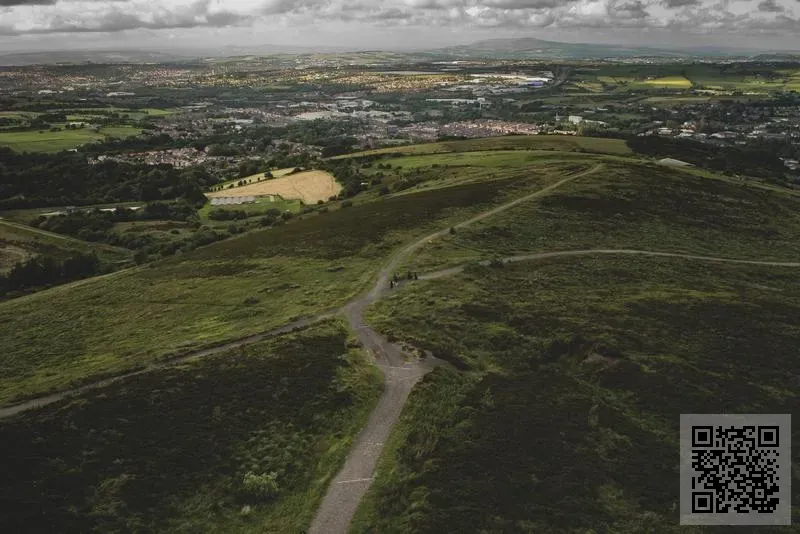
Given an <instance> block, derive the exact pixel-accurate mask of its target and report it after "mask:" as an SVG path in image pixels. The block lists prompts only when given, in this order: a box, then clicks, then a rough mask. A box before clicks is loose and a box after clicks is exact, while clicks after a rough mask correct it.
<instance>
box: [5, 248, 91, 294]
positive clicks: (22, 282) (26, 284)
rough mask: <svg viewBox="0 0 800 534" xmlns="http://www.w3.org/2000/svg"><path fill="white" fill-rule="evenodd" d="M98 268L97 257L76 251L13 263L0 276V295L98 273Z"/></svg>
mask: <svg viewBox="0 0 800 534" xmlns="http://www.w3.org/2000/svg"><path fill="white" fill-rule="evenodd" d="M101 267H102V266H101V263H100V260H99V259H98V258H97V256H96V255H94V254H81V253H77V254H75V255H73V256H71V257H69V258H67V259H65V260H57V259H55V258H52V257H50V256H39V257H35V258H31V259H29V260H28V261H25V262H23V263H18V264H17V265H15V266H14V267H13V268H12V269H11V271H9V272H8V273H7V274H6V275H5V276H0V296H3V297H5V296H9V295H12V294H15V293H22V292H25V291H27V290H30V289H33V288H37V287H42V286H49V285H54V284H61V283H64V282H70V281H72V280H79V279H81V278H87V277H89V276H94V275H96V274H98V273H100V272H101Z"/></svg>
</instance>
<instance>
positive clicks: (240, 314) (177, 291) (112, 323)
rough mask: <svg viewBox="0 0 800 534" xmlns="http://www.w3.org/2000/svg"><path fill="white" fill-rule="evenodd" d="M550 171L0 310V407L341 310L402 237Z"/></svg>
mask: <svg viewBox="0 0 800 534" xmlns="http://www.w3.org/2000/svg"><path fill="white" fill-rule="evenodd" d="M560 176H561V174H560V172H559V167H558V166H551V165H548V166H545V167H543V168H542V169H540V170H537V168H536V165H534V164H531V166H530V167H529V168H528V169H520V171H519V172H518V173H517V174H516V175H514V176H510V177H507V178H504V179H502V180H496V181H490V180H487V179H486V178H487V177H485V178H484V180H483V181H476V182H474V183H467V184H461V185H457V186H453V187H448V188H442V189H434V190H430V191H422V192H420V193H417V194H407V195H397V196H391V197H388V198H383V199H382V200H381V201H379V202H365V203H357V204H355V205H352V206H350V207H346V208H342V209H339V210H336V211H331V212H329V213H319V214H316V213H315V214H307V215H304V216H298V217H295V219H294V220H292V221H290V222H288V223H286V224H284V225H282V226H279V227H277V228H274V229H265V230H260V231H254V232H251V233H249V234H245V235H242V236H240V237H237V238H233V239H230V240H227V241H224V242H219V243H215V244H213V245H209V246H207V247H203V248H200V249H198V250H195V251H194V252H191V253H187V254H182V255H178V256H175V257H172V258H170V259H168V260H164V261H160V262H155V263H152V264H149V265H148V266H146V267H144V266H143V267H138V268H135V269H131V270H129V271H125V272H122V273H117V274H115V275H113V276H111V277H107V278H103V279H99V280H92V279H89V280H85V281H82V282H78V283H75V284H70V285H65V286H61V287H57V288H53V289H51V290H47V291H43V292H39V293H36V294H33V295H29V296H26V297H22V298H19V299H15V300H13V301H8V302H4V303H0V337H2V339H3V340H4V350H3V351H2V352H1V353H0V404H7V403H10V402H12V401H13V400H14V399H20V398H22V397H25V396H30V395H36V394H41V393H42V392H45V391H49V390H53V389H61V388H64V387H65V386H67V385H69V384H74V383H76V382H80V381H83V380H85V379H87V378H88V377H97V376H101V375H104V374H108V373H118V372H120V371H123V370H128V369H132V368H137V367H140V366H143V365H147V364H148V363H150V362H153V361H156V360H159V359H161V358H164V357H166V356H169V355H172V354H179V353H184V352H186V351H188V350H190V349H192V348H197V347H199V346H204V345H208V344H212V343H217V342H220V341H222V340H226V339H231V338H236V337H241V336H244V335H248V334H252V333H256V332H261V331H266V330H269V329H271V328H273V327H276V326H280V325H283V324H285V323H287V322H289V321H290V320H293V319H295V318H298V317H304V316H310V315H314V314H317V313H319V312H320V311H322V310H326V309H329V308H331V307H334V306H338V305H341V304H343V303H344V302H346V301H347V300H348V299H349V298H351V297H352V296H353V295H355V294H356V293H357V292H358V291H360V290H362V289H363V288H365V287H366V286H367V284H368V282H369V281H370V280H371V279H372V277H373V276H374V275H375V274H376V272H377V270H378V267H379V266H380V265H381V264H382V263H383V262H384V261H385V259H386V258H387V256H388V255H389V254H391V253H392V251H394V250H395V249H396V248H398V247H399V246H401V245H402V244H403V243H406V242H408V241H409V239H411V238H412V237H414V236H421V235H423V234H425V233H427V232H430V231H431V229H440V228H441V227H447V226H449V225H450V224H452V223H454V222H458V221H460V220H462V219H464V218H467V217H468V216H469V215H470V214H472V213H474V212H476V211H478V210H481V209H485V208H486V207H487V206H490V205H492V204H495V203H498V202H501V201H503V200H507V199H510V198H515V197H516V196H518V195H519V194H524V193H526V192H532V191H534V190H537V189H539V188H541V187H543V186H544V185H547V184H549V183H552V182H553V181H554V180H557V179H559V177H560ZM31 339H35V340H36V343H31V342H30V340H31Z"/></svg>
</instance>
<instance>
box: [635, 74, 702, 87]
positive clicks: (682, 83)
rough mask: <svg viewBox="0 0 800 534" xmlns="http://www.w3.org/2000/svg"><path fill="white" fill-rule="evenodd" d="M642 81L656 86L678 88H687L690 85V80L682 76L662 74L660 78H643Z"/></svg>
mask: <svg viewBox="0 0 800 534" xmlns="http://www.w3.org/2000/svg"><path fill="white" fill-rule="evenodd" d="M643 83H645V84H647V85H653V86H658V87H670V88H678V89H688V88H689V87H691V86H692V82H690V81H689V80H687V79H686V78H685V77H683V76H663V77H660V78H653V79H652V80H650V79H648V80H645V81H644V82H643Z"/></svg>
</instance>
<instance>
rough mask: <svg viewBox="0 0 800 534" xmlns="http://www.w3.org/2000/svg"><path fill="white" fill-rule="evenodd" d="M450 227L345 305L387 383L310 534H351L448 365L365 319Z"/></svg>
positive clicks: (414, 246) (416, 245) (397, 258)
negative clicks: (397, 435)
mask: <svg viewBox="0 0 800 534" xmlns="http://www.w3.org/2000/svg"><path fill="white" fill-rule="evenodd" d="M601 166H602V164H598V165H595V166H593V167H592V168H590V169H588V170H586V171H583V172H580V173H576V174H573V175H571V176H567V177H566V178H564V179H562V180H559V181H558V182H556V183H554V184H552V185H549V186H547V187H544V188H542V189H540V190H538V191H536V192H534V193H531V194H529V195H525V196H522V197H519V198H517V199H515V200H513V201H511V202H508V203H506V204H502V205H500V206H498V207H496V208H492V209H490V210H488V211H484V212H482V213H480V214H479V215H476V216H474V217H472V218H471V219H468V220H466V221H464V222H461V223H459V224H456V225H455V227H456V228H463V227H465V226H468V225H470V224H473V223H476V222H478V221H480V220H483V219H486V218H487V217H491V216H492V215H495V214H497V213H500V212H502V211H504V210H507V209H510V208H513V207H514V206H516V205H518V204H520V203H522V202H526V201H528V200H532V199H534V198H536V197H540V196H543V195H546V194H547V193H549V192H550V191H552V190H553V189H556V188H557V187H559V186H561V185H563V184H565V183H567V182H570V181H572V180H575V179H577V178H580V177H581V176H585V175H587V174H590V173H593V172H595V171H597V170H598V169H599V168H600V167H601ZM449 231H450V227H447V228H444V229H442V230H439V231H438V232H434V233H432V234H430V235H428V236H425V237H423V238H421V239H419V240H417V241H415V242H413V243H411V244H410V245H408V246H406V247H405V248H403V249H402V250H400V251H399V252H398V253H396V254H395V255H394V256H393V257H392V258H391V259H390V260H389V263H387V264H386V266H385V267H384V268H383V269H381V271H380V272H379V273H378V279H377V280H376V281H375V285H374V286H373V287H372V289H371V290H369V291H368V292H367V293H366V294H364V295H362V296H361V297H359V298H357V299H355V300H353V301H351V302H350V303H348V304H346V305H345V306H344V307H343V308H342V313H343V314H344V316H345V317H346V318H347V321H348V323H350V328H352V329H353V331H354V332H355V333H356V335H357V336H358V340H359V341H360V342H361V344H362V346H363V347H364V348H365V349H366V350H368V351H369V352H371V353H372V355H373V356H374V357H375V362H376V364H377V366H378V367H379V368H380V369H381V370H382V371H383V374H384V380H385V385H384V390H383V393H382V394H381V397H380V399H379V400H378V405H377V406H376V407H375V409H374V410H373V412H372V413H371V414H370V417H369V420H368V421H367V424H366V426H365V427H364V428H363V430H362V431H361V433H360V434H359V435H358V437H357V438H356V440H355V442H354V443H353V446H352V447H351V449H350V451H349V453H348V455H347V460H345V464H344V466H343V467H342V469H341V470H340V471H339V473H338V474H337V475H336V477H335V478H334V479H333V481H332V482H331V484H330V486H329V487H328V491H327V492H326V494H325V497H324V498H323V500H322V504H321V505H320V507H319V509H318V510H317V515H316V517H315V518H314V521H313V523H312V524H311V528H310V529H309V531H308V532H309V534H344V533H346V532H347V530H348V528H349V526H350V521H351V520H352V519H353V514H355V511H356V508H357V507H358V503H359V502H360V501H361V498H362V497H363V496H364V494H365V493H366V491H367V489H368V488H369V486H370V484H372V479H373V476H374V474H375V466H376V464H377V461H378V458H379V457H380V455H381V452H382V451H383V447H384V444H385V443H386V440H387V438H388V437H389V433H390V432H391V430H392V427H393V426H394V424H395V423H396V422H397V419H398V418H399V417H400V412H401V411H402V410H403V406H404V405H405V403H406V400H407V399H408V394H409V393H410V392H411V389H412V388H413V387H414V385H415V384H416V383H417V381H419V379H420V378H422V377H423V376H425V375H426V374H427V373H428V372H430V371H431V370H433V369H434V368H435V367H436V366H437V365H439V364H441V363H442V362H441V360H437V359H436V358H434V357H432V356H430V355H429V356H427V357H425V358H424V359H421V360H418V359H415V358H409V357H408V356H407V355H406V354H404V353H403V352H402V351H401V350H400V348H399V347H397V346H396V345H394V344H392V343H390V342H389V341H388V340H387V339H386V338H385V337H384V336H382V335H381V334H380V333H378V332H376V331H375V330H374V329H373V328H371V327H370V326H369V325H368V324H366V322H364V310H365V309H366V308H367V307H368V306H369V305H370V304H372V303H374V302H376V301H378V300H379V299H380V298H381V297H383V296H384V295H386V294H387V293H388V292H389V278H391V277H392V275H393V274H394V273H395V272H396V271H397V268H398V267H399V266H400V264H401V263H402V262H403V260H405V259H406V258H408V257H409V256H410V255H411V254H413V253H414V252H416V251H417V250H418V249H420V248H421V247H423V246H424V245H426V244H427V243H429V242H431V241H433V240H434V239H437V238H439V237H442V236H444V235H446V234H448V233H449Z"/></svg>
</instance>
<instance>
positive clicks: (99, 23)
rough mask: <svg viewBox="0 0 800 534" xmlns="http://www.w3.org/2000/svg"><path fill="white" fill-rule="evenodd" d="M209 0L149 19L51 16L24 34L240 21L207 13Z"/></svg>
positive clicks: (3, 30) (6, 31) (113, 14)
mask: <svg viewBox="0 0 800 534" xmlns="http://www.w3.org/2000/svg"><path fill="white" fill-rule="evenodd" d="M210 4H211V0H198V1H196V2H194V3H193V4H190V5H189V6H186V7H185V8H182V9H178V10H175V11H164V12H158V13H155V14H153V15H151V16H149V17H148V16H147V14H145V13H142V14H134V13H128V12H125V11H122V10H120V9H118V8H115V9H113V10H112V11H110V12H108V13H106V14H104V15H102V16H100V17H97V18H91V17H87V18H86V19H84V20H81V21H79V22H76V21H75V20H72V19H66V18H64V17H63V16H55V17H53V18H52V19H50V20H49V21H48V23H47V24H46V25H45V26H44V27H41V28H35V29H32V30H30V31H26V32H25V33H28V34H47V33H104V32H119V31H124V30H134V29H148V30H165V29H177V28H195V27H203V26H205V27H224V26H232V25H235V24H237V23H241V22H243V21H244V19H245V17H244V16H242V15H240V14H236V13H232V12H229V11H220V12H213V13H212V12H210V10H209V7H210ZM20 33H21V32H19V31H16V30H14V29H11V28H8V27H1V26H0V34H3V35H18V34H20Z"/></svg>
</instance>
